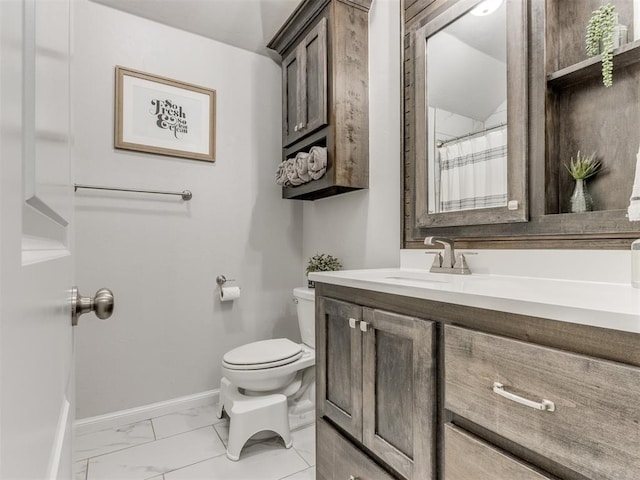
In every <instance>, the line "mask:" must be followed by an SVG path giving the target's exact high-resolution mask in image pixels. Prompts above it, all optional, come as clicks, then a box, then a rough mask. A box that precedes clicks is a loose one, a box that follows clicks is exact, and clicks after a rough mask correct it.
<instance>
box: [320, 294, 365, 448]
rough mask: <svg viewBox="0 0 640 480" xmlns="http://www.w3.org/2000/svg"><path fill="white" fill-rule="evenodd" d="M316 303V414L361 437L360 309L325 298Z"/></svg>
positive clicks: (356, 436) (358, 437) (355, 436)
mask: <svg viewBox="0 0 640 480" xmlns="http://www.w3.org/2000/svg"><path fill="white" fill-rule="evenodd" d="M317 303H318V305H317V322H316V359H317V362H316V372H317V378H318V382H317V408H318V413H319V415H320V416H324V417H326V418H329V419H330V420H331V421H333V423H335V424H336V425H338V426H339V427H340V428H342V429H343V430H344V431H345V432H347V433H348V434H350V435H351V436H352V437H354V438H356V439H357V440H362V343H361V342H362V338H361V336H360V330H358V329H357V328H356V327H357V325H358V324H359V322H360V320H361V316H362V308H361V307H359V306H358V305H353V304H351V303H346V302H340V301H337V300H333V299H329V298H325V297H319V298H318V299H317Z"/></svg>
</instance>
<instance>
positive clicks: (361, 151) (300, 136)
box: [267, 0, 372, 200]
mask: <svg viewBox="0 0 640 480" xmlns="http://www.w3.org/2000/svg"><path fill="white" fill-rule="evenodd" d="M371 1H372V0H303V1H302V2H301V3H300V5H299V6H298V8H296V10H295V11H294V12H293V13H292V14H291V16H290V17H289V19H288V20H287V21H286V23H285V24H284V25H283V26H282V28H281V29H280V30H279V31H278V32H277V33H276V35H275V36H274V38H273V39H272V40H271V41H270V42H269V44H268V45H267V46H268V48H271V49H273V50H275V51H276V52H278V54H280V56H281V57H282V144H283V150H282V158H281V159H280V160H286V159H289V158H295V157H296V155H297V154H298V153H300V152H305V153H308V152H309V150H310V149H311V148H312V147H324V148H326V149H327V171H326V174H325V175H324V176H323V177H322V178H320V179H318V180H312V181H310V182H308V183H304V184H302V185H298V186H289V187H283V189H282V197H283V198H290V199H299V200H316V199H319V198H324V197H328V196H331V195H337V194H340V193H345V192H349V191H353V190H358V189H363V188H368V187H369V86H368V85H369V48H368V41H369V33H368V31H369V21H368V19H369V17H368V15H369V8H370V6H371ZM280 160H279V161H280ZM276 166H277V163H276V162H274V171H275V169H276Z"/></svg>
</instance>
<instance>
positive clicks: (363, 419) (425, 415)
mask: <svg viewBox="0 0 640 480" xmlns="http://www.w3.org/2000/svg"><path fill="white" fill-rule="evenodd" d="M317 301H318V305H319V307H318V324H317V330H316V336H317V340H316V345H317V359H318V360H317V369H318V374H317V379H318V384H317V400H318V405H317V408H318V416H319V417H320V418H325V419H327V420H329V421H330V422H332V423H333V424H334V425H335V426H336V427H337V428H338V429H340V430H341V431H342V432H344V433H345V434H347V435H348V436H349V437H351V439H352V440H353V441H355V442H356V444H357V445H360V444H361V445H362V446H363V447H364V448H365V449H366V450H367V451H368V452H371V454H372V455H373V456H374V457H375V458H376V459H377V460H378V461H380V462H382V463H383V464H384V465H385V466H386V467H387V468H388V469H391V470H393V471H395V472H397V473H398V474H399V475H401V476H402V477H403V478H406V479H408V480H414V479H415V480H428V479H431V478H434V477H433V475H434V472H435V469H434V464H435V463H434V459H435V453H434V452H435V449H434V445H435V444H434V438H435V434H434V425H435V421H434V412H435V404H436V401H435V378H434V372H435V370H434V362H435V361H434V358H433V357H434V351H433V339H434V334H433V323H432V322H429V321H426V320H423V319H419V318H415V317H410V316H406V315H398V314H395V313H391V312H386V311H383V310H379V309H372V308H366V307H361V306H359V305H355V304H352V303H348V302H343V301H338V300H334V299H331V298H325V297H320V298H318V299H317ZM362 455H364V454H362ZM355 476H356V477H357V478H364V477H361V476H359V475H355Z"/></svg>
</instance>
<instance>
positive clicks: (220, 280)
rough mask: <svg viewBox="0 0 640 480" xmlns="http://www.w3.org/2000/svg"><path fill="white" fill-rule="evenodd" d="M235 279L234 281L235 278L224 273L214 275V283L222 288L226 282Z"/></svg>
mask: <svg viewBox="0 0 640 480" xmlns="http://www.w3.org/2000/svg"><path fill="white" fill-rule="evenodd" d="M235 281H236V279H235V278H227V277H225V276H224V275H218V276H217V277H216V283H217V284H218V286H219V287H220V288H222V286H223V285H224V284H225V283H227V282H235Z"/></svg>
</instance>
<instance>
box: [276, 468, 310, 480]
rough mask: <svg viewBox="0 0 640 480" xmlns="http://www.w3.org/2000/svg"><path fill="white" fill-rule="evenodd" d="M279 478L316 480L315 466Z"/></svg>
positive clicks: (284, 479)
mask: <svg viewBox="0 0 640 480" xmlns="http://www.w3.org/2000/svg"><path fill="white" fill-rule="evenodd" d="M281 480H316V467H309V468H307V469H306V470H303V471H301V472H298V473H294V474H293V475H289V476H288V477H284V478H282V479H281Z"/></svg>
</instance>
